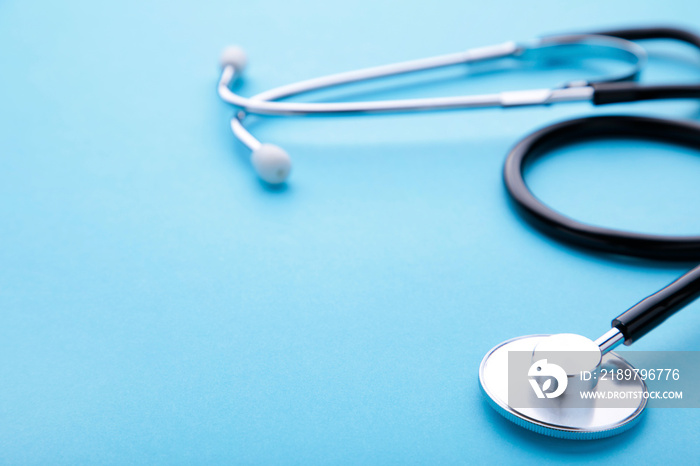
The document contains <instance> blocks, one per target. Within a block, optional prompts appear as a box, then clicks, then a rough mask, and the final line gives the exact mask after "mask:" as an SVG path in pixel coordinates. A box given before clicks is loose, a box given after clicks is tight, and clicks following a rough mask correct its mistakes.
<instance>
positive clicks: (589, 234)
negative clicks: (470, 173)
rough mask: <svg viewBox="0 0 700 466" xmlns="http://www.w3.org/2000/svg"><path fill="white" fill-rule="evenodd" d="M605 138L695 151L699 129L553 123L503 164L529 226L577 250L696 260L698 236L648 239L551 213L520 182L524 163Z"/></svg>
mask: <svg viewBox="0 0 700 466" xmlns="http://www.w3.org/2000/svg"><path fill="white" fill-rule="evenodd" d="M608 137H618V138H634V139H640V138H641V139H646V140H655V141H661V142H666V143H671V144H676V145H683V146H687V147H691V148H694V149H698V150H700V125H698V124H696V123H691V122H679V121H672V120H664V119H660V118H648V117H637V116H597V117H588V118H580V119H576V120H569V121H565V122H562V123H557V124H554V125H552V126H548V127H546V128H544V129H541V130H539V131H537V132H535V133H533V134H531V135H530V136H528V137H526V138H525V139H523V140H522V141H520V142H519V143H518V144H517V145H516V146H515V147H514V148H513V149H512V150H511V152H510V154H509V155H508V158H507V159H506V163H505V167H504V171H503V179H504V182H505V186H506V189H507V190H508V194H509V195H510V197H511V199H512V200H513V201H514V203H515V205H516V207H517V208H518V210H519V211H520V212H521V213H523V214H525V217H526V219H527V220H528V221H530V223H532V224H533V226H535V227H537V228H538V229H540V230H542V231H544V232H545V233H547V234H549V235H551V236H554V237H556V238H558V239H560V240H564V241H566V242H569V243H572V244H575V245H578V246H583V247H586V248H591V249H596V250H599V251H604V252H609V253H615V254H622V255H627V256H636V257H643V258H650V259H662V260H669V261H691V260H700V236H665V235H651V234H644V233H634V232H627V231H622V230H614V229H610V228H603V227H598V226H593V225H589V224H585V223H582V222H579V221H576V220H573V219H571V218H569V217H566V216H565V215H562V214H560V213H559V212H556V211H555V210H553V209H552V208H550V207H548V206H547V205H545V204H544V203H542V202H541V201H540V200H539V199H537V197H535V195H534V194H532V192H531V191H530V189H529V188H528V186H527V184H526V183H525V179H524V170H525V168H526V167H527V165H528V164H529V163H531V162H532V161H534V160H535V159H537V158H538V157H540V156H542V155H544V154H546V153H548V152H550V151H552V150H553V149H556V148H559V147H563V146H566V145H570V144H572V143H576V142H581V141H590V140H594V139H601V138H608Z"/></svg>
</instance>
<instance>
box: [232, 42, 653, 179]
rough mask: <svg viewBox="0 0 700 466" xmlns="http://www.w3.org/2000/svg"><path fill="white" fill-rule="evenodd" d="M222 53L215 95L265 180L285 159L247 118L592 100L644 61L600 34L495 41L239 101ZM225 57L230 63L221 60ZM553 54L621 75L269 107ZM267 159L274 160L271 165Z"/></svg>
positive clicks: (235, 66) (282, 174) (285, 167)
mask: <svg viewBox="0 0 700 466" xmlns="http://www.w3.org/2000/svg"><path fill="white" fill-rule="evenodd" d="M233 49H234V50H229V49H227V50H225V52H224V57H223V58H222V73H221V78H220V80H219V86H218V91H219V95H220V96H221V98H222V99H223V100H224V101H226V102H229V103H231V104H233V105H234V106H236V107H237V108H238V111H237V112H236V113H235V115H234V116H233V118H232V119H231V129H232V131H233V134H234V135H235V137H236V138H237V139H238V140H239V141H240V142H242V143H243V144H244V145H245V146H246V147H248V148H249V149H250V150H251V151H253V155H252V158H251V160H252V162H253V167H254V168H255V170H256V171H257V173H258V175H259V176H260V177H261V178H263V179H264V180H265V181H267V182H269V183H280V182H284V181H285V180H286V178H287V176H288V175H289V171H290V170H291V161H290V158H289V156H288V154H286V152H284V151H283V150H282V149H281V148H279V147H277V146H273V145H271V144H263V143H261V142H260V141H259V140H258V139H257V138H255V137H254V136H253V135H252V134H251V133H250V132H249V131H248V130H247V129H246V128H245V127H244V124H243V121H244V119H245V117H246V115H247V114H251V113H252V114H259V115H284V116H294V115H324V114H334V115H352V114H367V113H378V112H382V113H387V112H414V111H437V110H454V109H469V108H471V109H476V108H492V107H514V106H526V105H550V104H554V103H564V102H582V101H591V100H592V99H593V93H594V90H593V88H592V87H591V86H590V84H592V83H593V82H610V83H612V82H620V81H626V80H634V79H636V78H637V76H638V75H639V73H640V71H641V69H642V68H643V67H644V65H645V63H646V52H645V51H644V49H643V48H642V47H640V46H639V45H637V44H635V43H633V42H630V41H628V40H626V39H621V38H617V37H611V36H604V35H600V36H599V35H591V34H579V35H566V36H552V37H546V38H543V39H536V40H533V41H530V42H529V43H523V44H516V43H514V42H506V43H503V44H498V45H493V46H487V47H480V48H476V49H470V50H467V51H464V52H458V53H454V54H449V55H442V56H438V57H432V58H424V59H419V60H412V61H407V62H401V63H396V64H391V65H384V66H378V67H372V68H366V69H361V70H356V71H349V72H345V73H339V74H334V75H330V76H324V77H320V78H315V79H310V80H306V81H301V82H298V83H294V84H289V85H285V86H281V87H278V88H275V89H271V90H269V91H266V92H262V93H260V94H257V95H255V96H253V97H250V98H245V97H243V96H240V95H239V94H237V93H235V92H233V91H232V90H231V85H232V84H233V82H234V81H235V80H236V79H237V78H239V77H240V76H241V75H242V72H243V69H244V68H245V64H246V62H247V59H246V57H245V54H244V52H243V51H242V50H240V49H237V48H236V47H233ZM227 52H233V55H234V56H233V59H231V57H227V55H230V54H228V53H227ZM557 54H559V56H561V55H562V54H564V55H566V54H569V55H576V54H584V56H588V55H591V56H594V57H598V58H608V59H615V60H619V61H622V62H624V63H626V64H628V67H627V69H626V70H625V71H624V72H622V73H617V74H614V75H611V76H606V77H603V78H600V79H597V80H595V81H584V80H578V81H574V82H571V83H567V84H565V85H564V86H562V87H561V88H554V89H531V90H521V91H511V92H500V93H495V94H482V95H466V96H453V97H439V98H426V99H404V100H389V101H369V102H336V103H333V102H330V103H328V102H325V103H295V102H276V101H277V100H280V99H286V98H289V97H292V96H295V95H299V94H303V93H306V92H312V91H316V90H320V89H325V88H329V87H334V86H340V85H345V84H350V83H356V82H361V81H367V80H374V79H380V78H386V77H390V76H396V75H401V74H405V73H413V72H418V71H425V70H431V69H436V68H441V67H446V66H454V65H468V64H474V63H484V62H488V61H496V60H512V61H515V62H521V63H534V62H543V61H545V62H546V60H549V59H551V58H552V57H556V56H557ZM273 159H274V160H273Z"/></svg>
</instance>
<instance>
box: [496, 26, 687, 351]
mask: <svg viewBox="0 0 700 466" xmlns="http://www.w3.org/2000/svg"><path fill="white" fill-rule="evenodd" d="M596 34H602V35H608V36H613V37H618V38H621V39H626V40H644V39H671V40H676V41H681V42H685V43H687V44H689V45H692V46H694V47H696V48H697V49H699V50H700V36H698V35H697V34H695V33H693V32H691V31H687V30H685V29H680V28H675V27H651V28H635V29H619V30H611V31H601V32H597V33H596ZM590 85H591V86H592V87H593V89H594V93H593V103H594V104H596V105H603V104H612V103H619V102H636V101H640V100H654V99H700V85H698V84H673V85H641V84H637V83H630V82H611V83H591V84H590ZM611 137H617V138H633V139H645V140H654V141H661V142H665V143H670V144H677V145H682V146H686V147H691V148H693V149H698V150H700V125H698V124H697V123H692V122H684V121H678V120H669V119H661V118H648V117H639V116H595V117H588V118H581V119H577V120H569V121H564V122H562V123H556V124H554V125H551V126H548V127H546V128H543V129H541V130H539V131H537V132H535V133H533V134H531V135H529V136H527V137H526V138H525V139H523V140H522V141H520V142H519V143H518V144H517V145H516V146H515V147H514V148H513V149H512V150H511V152H510V154H508V158H507V159H506V163H505V168H504V170H503V179H504V181H505V185H506V189H507V190H508V194H509V195H510V197H511V199H512V200H513V202H514V204H515V206H516V207H517V210H518V211H519V212H520V213H521V214H522V215H523V216H524V218H525V219H526V220H527V221H529V222H530V223H531V224H532V225H534V226H535V227H536V228H538V229H540V230H541V231H543V232H545V233H546V234H548V235H550V236H553V237H555V238H557V239H560V240H563V241H566V242H569V243H572V244H575V245H578V246H582V247H585V248H591V249H595V250H598V251H603V252H608V253H614V254H622V255H627V256H636V257H643V258H649V259H660V260H671V261H691V260H700V236H664V235H648V234H643V233H633V232H627V231H621V230H613V229H610V228H603V227H597V226H593V225H588V224H585V223H581V222H578V221H576V220H573V219H571V218H569V217H566V216H564V215H562V214H560V213H558V212H556V211H554V210H552V209H551V208H549V207H548V206H546V205H545V204H543V203H542V202H540V201H539V200H538V199H537V198H536V197H535V196H534V195H533V194H532V192H530V189H529V188H528V187H527V184H526V183H525V179H524V170H525V169H526V168H527V165H528V163H530V162H532V161H533V160H535V159H536V158H537V157H539V156H541V155H543V154H545V153H547V152H550V151H552V150H553V149H556V148H558V147H562V146H565V145H569V144H574V143H576V142H581V141H589V140H593V139H600V138H611ZM691 202H693V201H692V200H691ZM698 296H700V265H698V266H696V267H695V268H694V269H692V270H690V271H689V272H687V273H686V274H684V275H683V276H681V277H680V278H679V279H677V280H676V281H674V282H673V283H671V284H670V285H668V286H666V287H664V288H663V289H661V290H659V291H658V292H656V293H654V294H653V295H651V296H648V297H646V298H644V299H643V300H641V301H640V302H638V303H637V304H635V305H634V306H632V307H631V308H630V309H628V310H627V311H625V312H623V313H622V314H620V315H619V316H617V317H616V318H615V319H613V321H612V326H613V327H614V328H617V329H618V330H620V332H621V333H622V335H623V336H624V337H625V344H627V345H629V344H631V343H632V342H634V341H636V340H638V339H639V338H641V337H642V336H644V335H645V334H646V333H647V332H649V331H650V330H652V329H654V328H655V327H656V326H657V325H659V324H660V323H661V322H663V321H664V320H666V319H667V318H668V317H670V316H671V315H673V314H674V313H675V312H677V311H679V310H680V309H682V308H683V307H685V306H686V305H688V304H689V303H690V302H691V301H693V300H695V299H696V298H697V297H698Z"/></svg>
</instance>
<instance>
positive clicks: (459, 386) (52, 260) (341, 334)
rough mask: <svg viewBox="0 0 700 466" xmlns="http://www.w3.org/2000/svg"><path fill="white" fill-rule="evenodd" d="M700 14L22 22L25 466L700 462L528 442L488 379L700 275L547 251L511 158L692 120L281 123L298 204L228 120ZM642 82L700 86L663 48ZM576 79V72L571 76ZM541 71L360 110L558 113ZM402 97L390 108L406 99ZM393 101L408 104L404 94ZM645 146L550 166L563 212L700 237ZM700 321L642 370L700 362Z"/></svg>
mask: <svg viewBox="0 0 700 466" xmlns="http://www.w3.org/2000/svg"><path fill="white" fill-rule="evenodd" d="M698 18H700V3H698V2H697V1H696V0H687V1H680V0H678V1H666V2H662V3H659V2H652V1H648V2H640V1H615V2H610V1H586V2H560V1H549V2H538V1H534V2H519V1H513V2H499V1H494V2H478V3H475V2H465V1H451V2H408V1H403V2H376V1H372V0H358V1H353V2H344V3H341V2H329V1H327V0H325V1H306V2H297V1H294V2H291V1H281V0H280V1H238V2H224V1H210V2H194V1H193V2H182V1H172V0H171V1H159V2H152V1H143V0H139V1H120V2H110V3H107V2H94V1H66V2H48V1H45V2H33V1H21V2H20V1H15V0H4V1H2V2H1V3H0V44H2V45H1V46H0V60H1V62H2V64H3V65H2V69H3V71H2V72H1V73H0V89H1V91H0V95H1V96H2V102H1V103H0V219H1V220H0V461H2V462H4V463H13V464H25V463H26V464H40V463H44V464H45V463H53V464H57V463H64V464H77V463H99V464H110V463H111V464H124V463H149V464H153V463H166V464H177V463H198V462H202V463H204V462H222V463H223V462H226V463H254V464H255V463H257V464H264V463H267V464H279V463H292V464H295V463H296V464H298V463H407V462H408V463H448V464H449V463H474V462H477V463H481V462H487V461H488V462H498V463H508V462H515V461H517V462H531V463H533V464H541V463H542V461H543V460H544V459H551V460H561V461H567V462H581V463H594V462H595V463H608V462H616V463H619V462H620V461H628V462H637V463H640V462H646V461H653V462H660V461H683V460H685V461H688V460H689V459H691V458H695V459H697V454H698V447H697V439H698V436H699V435H700V417H699V416H698V411H696V410H693V409H656V410H650V411H649V412H648V413H647V415H646V418H645V419H644V420H643V421H642V423H641V424H640V425H639V426H638V427H637V428H635V429H633V430H632V431H630V432H629V433H626V434H624V435H622V436H619V437H616V438H613V439H609V440H603V441H597V442H588V443H575V442H570V441H561V440H553V439H549V438H544V437H540V436H537V435H535V434H531V433H529V432H527V431H524V430H522V429H520V428H518V427H515V426H513V425H510V424H509V423H508V422H506V421H504V420H502V419H501V418H500V417H499V415H498V414H496V413H495V412H494V411H492V410H491V409H490V408H489V407H488V405H487V404H486V402H485V400H484V398H483V396H482V395H481V393H480V391H479V388H478V382H477V371H478V366H479V362H480V361H481V358H482V356H483V355H484V354H485V353H486V351H488V350H489V349H490V348H491V347H492V346H494V345H496V344H497V343H499V342H501V341H502V340H505V339H508V338H511V337H514V336H518V335H524V334H529V333H554V332H576V333H581V334H584V335H587V336H589V337H592V338H595V337H597V336H598V335H599V334H601V333H602V332H604V331H605V330H606V329H607V328H608V326H609V321H610V319H611V318H612V317H613V316H615V315H617V314H618V313H620V312H621V311H623V310H624V309H626V308H627V307H628V306H630V305H631V304H634V303H635V302H636V301H638V300H639V299H640V298H642V297H644V296H646V295H647V294H649V293H651V292H654V291H656V290H657V289H658V288H660V287H661V286H663V285H665V284H666V283H668V282H669V281H671V280H673V279H674V278H676V277H677V276H679V275H680V274H681V273H682V272H684V271H685V270H687V269H688V268H689V267H690V266H691V265H692V264H658V263H654V262H646V261H635V260H627V259H616V258H611V257H609V256H604V255H596V254H590V253H588V252H585V251H578V250H573V249H570V248H568V247H565V246H562V245H560V244H555V243H553V242H552V241H551V240H550V239H548V238H545V237H543V236H541V235H540V234H538V233H536V232H534V231H533V230H531V228H530V227H529V226H528V225H526V224H524V223H523V221H522V220H521V219H520V218H519V217H518V216H516V215H515V213H514V212H513V211H512V210H511V208H510V207H509V204H508V202H507V199H506V195H505V192H504V189H503V186H502V183H501V169H502V164H503V161H504V158H505V155H506V153H507V151H508V149H509V148H510V147H511V146H512V145H513V144H514V143H515V142H516V141H517V140H518V139H519V138H521V137H522V136H524V135H525V134H527V133H528V132H530V131H532V130H534V129H535V128H538V127H540V126H542V125H544V124H546V123H550V122H554V121H557V120H560V119H563V118H567V117H573V116H583V115H589V114H592V113H611V112H615V113H635V114H651V115H666V116H671V117H678V118H698V117H700V114H699V112H698V106H697V103H695V102H665V103H663V102H659V103H650V104H639V105H624V106H616V107H610V108H601V109H593V108H592V107H590V106H589V105H587V104H571V105H559V106H554V107H551V108H533V109H512V110H507V111H503V110H487V111H478V112H450V113H442V114H421V115H399V116H373V117H366V118H312V119H303V118H299V119H284V120H283V119H275V118H272V119H267V120H257V121H256V123H255V124H253V125H251V129H252V130H253V131H254V132H255V134H256V135H257V136H258V137H260V138H261V140H263V141H265V142H271V143H276V144H278V145H280V146H282V147H284V148H285V149H286V150H288V151H289V153H290V154H291V155H292V157H293V160H294V163H295V168H294V171H293V173H292V178H291V181H290V183H289V185H288V186H287V187H286V189H281V190H271V189H268V188H266V187H265V186H264V185H263V184H261V183H260V182H259V181H257V180H256V178H255V177H254V175H253V173H252V171H251V170H250V169H249V166H248V161H247V158H248V156H249V154H248V152H247V151H246V150H245V148H244V147H243V146H241V145H240V144H238V143H235V142H234V138H233V136H232V135H231V134H230V131H229V127H228V118H229V117H230V115H231V113H232V110H231V108H230V107H228V106H227V105H225V104H224V103H222V102H221V101H220V100H219V99H218V97H217V96H216V93H215V84H216V80H217V78H218V66H217V63H218V55H219V52H220V50H221V49H222V47H223V46H225V45H227V44H229V43H238V44H240V45H242V46H244V47H245V48H246V49H247V51H248V53H249V58H250V64H249V67H248V69H247V70H246V79H245V82H244V83H243V84H242V86H241V89H240V90H241V92H242V93H244V94H246V95H249V94H252V93H255V92H259V91H263V90H266V89H269V88H271V87H274V86H277V85H281V84H286V83H288V82H292V81H296V80H299V79H305V78H309V77H315V76H318V75H322V74H327V73H332V72H338V71H344V70H349V69H354V68H358V67H364V66H371V65H377V64H384V63H388V62H395V61H399V60H404V59H412V58H420V57H424V56H430V55H435V54H442V53H448V52H453V51H458V50H462V49H464V48H468V47H475V46H481V45H487V44H492V43H499V42H502V41H505V40H511V39H514V40H521V39H528V38H531V37H534V36H537V35H538V34H542V33H554V32H562V31H569V30H575V31H581V30H588V29H600V28H603V27H608V26H618V25H639V24H642V25H647V24H653V23H658V22H662V23H678V24H681V25H684V26H690V27H695V28H700V20H699V19H698ZM652 50H653V51H654V58H653V59H652V61H651V69H650V70H649V72H648V73H647V74H646V75H645V80H647V81H650V82H651V81H656V82H666V81H678V82H681V81H688V80H690V81H692V80H700V54H699V53H698V52H697V51H694V50H692V49H690V48H689V47H686V46H681V45H673V44H671V45H665V44H655V45H654V46H653V47H652ZM568 71H571V70H568ZM568 71H567V70H562V71H561V73H560V72H556V73H539V72H532V73H514V74H512V75H506V76H499V75H495V76H491V75H490V76H480V77H479V76H477V77H475V78H474V79H464V70H462V69H451V70H445V71H443V72H440V73H436V74H435V75H429V76H428V77H431V78H434V81H431V82H432V83H433V84H431V85H427V86H425V85H419V83H421V82H423V81H422V80H421V79H417V78H408V79H406V80H404V81H399V82H398V83H399V84H401V86H400V87H399V88H395V87H393V86H390V85H388V84H385V83H380V84H377V85H371V86H365V87H362V88H359V89H358V88H347V89H343V90H341V91H338V92H336V93H335V94H334V95H335V96H336V97H343V98H348V99H351V98H357V97H363V98H395V97H418V96H427V95H450V94H453V93H472V92H490V91H495V90H513V89H522V88H535V87H544V86H549V85H551V84H556V83H559V82H561V80H562V78H563V77H564V75H567V76H569V74H570V75H571V76H569V77H572V78H573V77H577V76H581V73H580V72H578V73H569V74H567V73H568ZM389 84H391V83H389ZM394 84H396V83H394ZM697 155H698V154H697V153H694V152H693V151H690V150H684V149H679V148H672V147H664V146H662V145H655V144H647V143H643V144H640V143H635V142H631V141H618V142H606V143H593V144H587V145H584V146H577V147H574V148H570V149H568V150H564V151H560V152H559V153H558V156H556V157H549V158H547V159H545V160H543V161H542V162H541V163H539V164H537V165H536V166H535V167H534V168H533V170H532V173H531V174H530V177H529V180H530V182H531V184H532V186H533V189H534V191H535V192H536V194H537V195H538V196H540V197H542V198H543V199H545V200H546V201H547V202H548V203H549V204H550V205H552V206H553V207H555V208H557V209H560V210H562V211H564V212H566V213H567V214H570V215H572V216H574V217H576V218H578V219H581V220H585V221H590V222H595V223H598V224H602V225H609V226H614V227H620V228H628V229H638V230H642V231H646V232H654V233H677V234H682V233H686V234H689V233H693V232H698V231H700V215H698V196H700V183H698V180H700V158H699V157H697ZM699 334H700V303H695V304H693V305H691V306H689V308H688V309H687V310H685V311H684V312H682V313H680V314H679V315H677V316H675V317H673V318H672V319H671V320H669V321H668V322H667V323H665V324H664V325H663V326H662V327H661V328H659V329H658V330H656V331H655V332H653V333H652V334H650V335H648V336H647V337H645V338H644V339H643V340H642V341H640V342H639V343H638V344H637V345H635V347H636V349H639V350H700V338H699V337H698V335H699Z"/></svg>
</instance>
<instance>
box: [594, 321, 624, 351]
mask: <svg viewBox="0 0 700 466" xmlns="http://www.w3.org/2000/svg"><path fill="white" fill-rule="evenodd" d="M624 341H625V336H624V335H623V334H622V332H620V330H618V329H617V327H613V328H611V329H610V330H608V331H607V332H605V333H604V334H603V335H602V336H601V337H600V338H598V339H597V340H596V341H595V344H596V345H598V348H600V352H601V353H602V354H605V353H607V352H609V351H612V350H613V349H614V348H616V347H618V346H619V345H620V344H622V343H623V342H624Z"/></svg>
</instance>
